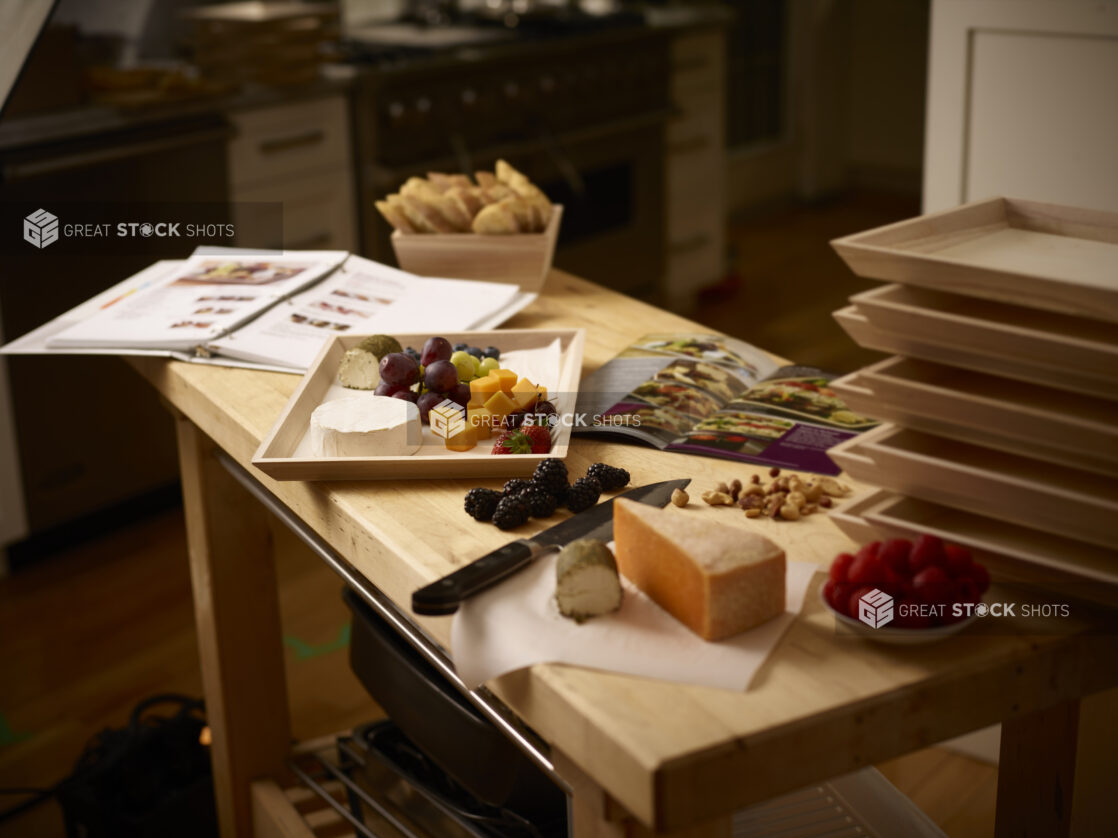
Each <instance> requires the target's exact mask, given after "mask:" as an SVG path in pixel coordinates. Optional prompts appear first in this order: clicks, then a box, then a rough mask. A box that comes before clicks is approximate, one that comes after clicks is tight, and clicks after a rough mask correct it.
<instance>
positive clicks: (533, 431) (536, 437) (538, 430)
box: [520, 425, 551, 454]
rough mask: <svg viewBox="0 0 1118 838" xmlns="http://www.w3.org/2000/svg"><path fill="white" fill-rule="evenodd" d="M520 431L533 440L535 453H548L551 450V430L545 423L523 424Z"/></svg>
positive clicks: (533, 451)
mask: <svg viewBox="0 0 1118 838" xmlns="http://www.w3.org/2000/svg"><path fill="white" fill-rule="evenodd" d="M520 432H521V433H522V434H524V435H525V436H526V437H528V439H530V440H531V442H532V453H533V454H546V453H547V452H548V451H550V450H551V432H550V431H548V429H547V428H545V427H544V426H543V425H521V427H520Z"/></svg>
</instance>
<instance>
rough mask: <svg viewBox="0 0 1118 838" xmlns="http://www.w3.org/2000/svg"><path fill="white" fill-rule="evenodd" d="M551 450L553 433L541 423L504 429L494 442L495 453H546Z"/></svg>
mask: <svg viewBox="0 0 1118 838" xmlns="http://www.w3.org/2000/svg"><path fill="white" fill-rule="evenodd" d="M550 450H551V434H550V433H548V431H547V428H544V427H542V426H540V425H525V426H523V427H520V428H517V429H515V430H511V431H504V432H503V433H502V434H501V435H500V436H499V437H497V440H496V441H495V442H494V443H493V453H494V454H546V453H547V452H548V451H550Z"/></svg>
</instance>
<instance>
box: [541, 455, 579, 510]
mask: <svg viewBox="0 0 1118 838" xmlns="http://www.w3.org/2000/svg"><path fill="white" fill-rule="evenodd" d="M532 482H533V483H535V484H536V485H537V486H542V487H543V488H544V489H545V490H546V491H547V493H548V494H549V495H551V496H552V497H553V498H555V500H556V501H558V502H559V503H565V502H566V500H567V490H568V489H569V488H570V484H569V483H568V482H567V466H566V464H565V463H564V462H563V461H562V460H558V459H556V458H555V457H548V458H547V459H546V460H542V461H541V462H540V464H539V465H538V466H536V471H535V472H534V473H533V474H532Z"/></svg>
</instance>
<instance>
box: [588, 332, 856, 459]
mask: <svg viewBox="0 0 1118 838" xmlns="http://www.w3.org/2000/svg"><path fill="white" fill-rule="evenodd" d="M834 377H835V376H833V375H830V374H828V373H825V372H823V371H821V370H819V369H816V368H814V367H801V366H780V365H779V364H777V363H775V362H774V361H773V360H772V359H770V358H769V357H768V355H766V354H765V353H764V352H762V351H761V350H759V349H757V348H756V347H754V346H751V345H749V344H747V343H744V342H743V341H738V340H734V339H732V338H727V337H724V336H721V335H695V334H688V335H645V336H644V337H642V338H640V339H639V340H637V341H636V342H635V343H633V344H631V345H630V346H629V347H628V348H626V349H625V350H624V351H623V352H622V353H621V354H620V355H618V356H617V357H616V358H614V359H612V360H611V361H609V362H608V363H606V364H605V365H603V366H602V367H601V369H599V370H598V371H597V372H595V373H594V374H593V375H591V376H589V377H588V378H587V379H585V380H584V381H583V384H582V387H581V388H580V392H579V399H578V407H577V408H576V413H577V414H579V415H584V416H593V417H596V418H595V421H593V422H587V423H586V424H585V425H583V426H579V425H577V424H576V426H575V428H574V432H575V433H580V432H582V433H587V432H590V433H603V434H620V435H623V436H627V437H630V438H633V439H639V440H642V441H644V442H647V443H649V444H651V445H654V446H656V447H657V448H660V449H663V450H668V451H683V452H686V453H688V454H702V455H705V456H710V457H722V458H725V459H730V460H740V461H742V462H747V463H757V464H762V465H770V466H780V467H782V468H791V469H796V470H798V471H811V472H816V473H819V474H838V473H839V472H840V471H841V469H840V468H839V467H838V466H837V465H835V464H834V462H832V460H831V459H830V458H829V457H828V456H827V454H826V452H827V449H828V448H831V447H833V446H835V445H837V444H839V443H840V442H842V441H843V440H846V439H849V438H850V437H852V436H855V435H856V434H858V433H861V432H862V431H864V430H867V429H869V428H871V427H873V426H874V425H875V424H876V422H875V421H874V420H872V419H869V418H867V417H865V416H862V415H860V414H857V413H854V412H853V411H851V410H850V409H849V408H848V407H847V406H846V405H845V404H844V403H843V402H842V401H841V400H840V399H839V398H838V397H837V396H836V395H835V393H834V392H833V391H832V390H831V389H830V388H829V387H828V386H827V385H828V384H829V382H830V381H831V379H833V378H834Z"/></svg>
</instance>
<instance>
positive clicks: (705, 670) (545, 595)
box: [451, 553, 819, 692]
mask: <svg viewBox="0 0 1118 838" xmlns="http://www.w3.org/2000/svg"><path fill="white" fill-rule="evenodd" d="M557 556H558V554H556V553H552V554H550V555H547V556H543V557H541V558H540V559H537V560H536V561H535V562H534V563H533V564H532V565H531V566H530V567H528V568H526V569H524V570H522V571H520V572H519V573H517V574H516V575H515V576H513V577H511V578H510V579H508V580H506V581H505V582H503V583H501V584H500V585H498V586H496V587H494V588H491V589H490V590H488V591H485V592H484V593H482V594H479V595H478V596H476V597H472V598H470V599H469V600H467V601H466V602H465V603H463V605H462V607H460V608H459V609H458V611H457V613H456V614H455V616H454V622H453V624H452V628H451V646H452V648H453V654H454V665H455V667H456V668H457V670H458V675H459V676H460V677H461V678H462V680H464V681H465V682H466V684H467V685H468V686H470V687H476V686H478V685H480V684H483V683H484V682H486V681H488V680H489V679H490V678H495V677H497V676H498V675H501V674H503V673H505V672H512V671H513V670H516V669H521V668H523V667H525V666H530V665H532V664H534V663H573V664H579V665H581V666H588V667H593V668H595V669H605V670H609V671H612V672H623V673H626V674H629V675H644V676H647V677H649V678H659V679H661V680H664V681H676V682H680V683H686V684H699V685H702V686H709V687H720V688H722V689H727V690H734V691H736V692H741V691H742V690H745V689H748V687H749V684H750V682H751V681H752V680H753V676H754V674H755V673H756V672H757V670H758V669H759V668H760V667H761V664H763V663H764V662H765V658H767V657H768V655H769V652H770V651H772V649H773V647H774V646H775V645H776V644H777V641H779V640H780V637H781V635H783V634H784V632H785V630H786V629H787V628H788V626H789V625H791V624H792V621H793V620H795V619H796V615H797V614H798V613H799V611H800V608H801V606H802V605H803V601H804V594H805V592H806V591H807V587H808V583H809V581H810V580H811V577H812V575H813V574H814V573H815V572H816V571H817V570H818V569H819V568H818V565H816V564H813V563H811V562H788V571H787V576H786V585H785V587H786V591H787V603H786V606H785V612H784V613H783V614H782V615H780V616H779V617H776V618H775V619H772V620H769V621H768V622H766V623H763V624H762V625H760V626H757V628H754V629H751V630H749V631H746V632H743V633H742V634H739V635H737V636H735V637H731V638H729V639H727V640H722V641H719V642H717V643H708V642H707V641H705V640H703V639H702V638H700V637H698V636H697V635H695V634H694V633H692V632H691V630H690V629H688V628H686V627H685V626H684V625H683V624H682V623H680V622H679V621H678V620H676V619H675V618H674V617H672V616H671V615H670V614H668V613H667V612H666V611H664V610H663V609H662V608H660V606H658V605H657V604H656V603H654V602H653V601H652V600H650V599H649V598H648V597H647V596H645V595H644V594H643V593H642V592H641V591H639V590H638V589H637V588H636V587H635V586H633V585H632V584H631V583H630V582H629V581H628V580H627V579H625V577H622V578H621V581H622V585H623V587H624V597H623V601H622V604H621V609H620V610H619V611H617V612H615V613H613V614H607V615H606V616H604V617H597V618H595V619H593V620H588V621H587V622H585V623H583V624H581V625H579V624H578V623H576V622H574V621H573V620H568V619H567V618H566V617H563V616H562V615H561V614H560V613H559V609H558V607H557V606H556V604H555V563H556V560H557Z"/></svg>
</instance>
